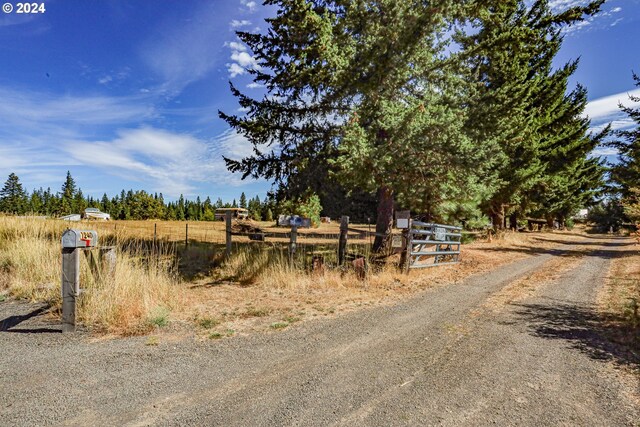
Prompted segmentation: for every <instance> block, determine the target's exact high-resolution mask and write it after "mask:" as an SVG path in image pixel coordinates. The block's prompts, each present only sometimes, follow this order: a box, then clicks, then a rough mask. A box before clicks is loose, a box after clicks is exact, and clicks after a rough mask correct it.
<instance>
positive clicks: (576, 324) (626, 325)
mask: <svg viewBox="0 0 640 427" xmlns="http://www.w3.org/2000/svg"><path fill="white" fill-rule="evenodd" d="M551 301H552V302H551V303H548V304H517V303H515V304H513V306H514V307H515V308H516V310H515V314H516V316H518V317H519V318H520V320H524V321H525V322H526V324H527V326H528V328H529V329H530V330H531V331H532V332H533V333H534V335H536V336H538V337H542V338H547V339H557V340H564V341H567V342H568V343H570V345H571V347H573V348H575V349H578V350H580V351H581V352H583V353H585V354H587V355H588V356H589V357H591V358H593V359H596V360H609V361H613V362H614V363H616V364H618V365H623V366H628V367H631V368H633V369H635V370H640V328H638V327H633V326H632V324H631V322H630V321H629V319H626V318H623V317H622V316H620V315H618V316H616V315H613V314H602V313H599V312H597V311H596V310H595V307H594V306H591V305H576V304H575V303H566V302H563V301H558V300H551Z"/></svg>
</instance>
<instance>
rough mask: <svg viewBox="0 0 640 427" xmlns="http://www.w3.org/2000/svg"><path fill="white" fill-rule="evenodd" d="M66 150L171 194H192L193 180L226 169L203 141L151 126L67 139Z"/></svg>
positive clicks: (76, 157)
mask: <svg viewBox="0 0 640 427" xmlns="http://www.w3.org/2000/svg"><path fill="white" fill-rule="evenodd" d="M63 150H64V151H66V153H67V154H68V155H69V156H70V157H71V158H72V159H74V160H76V161H77V162H78V163H80V164H82V165H84V166H90V167H93V168H98V169H100V170H101V171H102V172H106V173H107V174H111V175H119V176H122V177H125V178H127V179H129V180H135V181H142V182H144V183H145V186H146V187H147V188H151V189H152V191H161V192H163V193H165V194H167V195H169V196H177V195H178V194H181V193H184V194H189V193H190V192H191V191H192V190H193V188H194V187H193V185H192V182H194V181H197V182H204V181H208V180H209V179H210V177H212V176H215V175H216V174H217V173H220V172H223V170H222V169H221V165H220V162H219V161H217V162H216V161H215V159H211V158H209V156H208V155H207V150H208V147H207V144H206V143H205V142H204V141H202V140H200V139H197V138H195V137H193V136H191V135H187V134H177V133H173V132H169V131H166V130H161V129H155V128H152V127H142V128H138V129H124V130H120V131H119V132H118V136H117V137H116V138H114V139H112V140H110V141H91V140H84V141H78V140H70V141H66V142H65V143H64V145H63Z"/></svg>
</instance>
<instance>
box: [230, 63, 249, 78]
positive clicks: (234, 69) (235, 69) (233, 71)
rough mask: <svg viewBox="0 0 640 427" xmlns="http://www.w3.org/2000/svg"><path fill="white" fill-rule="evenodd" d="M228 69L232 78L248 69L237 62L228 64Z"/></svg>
mask: <svg viewBox="0 0 640 427" xmlns="http://www.w3.org/2000/svg"><path fill="white" fill-rule="evenodd" d="M227 69H228V70H229V77H231V78H234V77H236V76H241V75H243V74H245V73H246V72H247V70H245V69H244V68H242V67H241V66H239V65H238V64H236V63H235V62H234V63H231V64H227Z"/></svg>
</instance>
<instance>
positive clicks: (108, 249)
mask: <svg viewBox="0 0 640 427" xmlns="http://www.w3.org/2000/svg"><path fill="white" fill-rule="evenodd" d="M99 250H100V268H101V270H102V277H103V278H105V279H106V278H108V279H113V278H114V276H115V274H116V265H117V261H118V258H117V255H116V247H115V246H101V247H100V248H99Z"/></svg>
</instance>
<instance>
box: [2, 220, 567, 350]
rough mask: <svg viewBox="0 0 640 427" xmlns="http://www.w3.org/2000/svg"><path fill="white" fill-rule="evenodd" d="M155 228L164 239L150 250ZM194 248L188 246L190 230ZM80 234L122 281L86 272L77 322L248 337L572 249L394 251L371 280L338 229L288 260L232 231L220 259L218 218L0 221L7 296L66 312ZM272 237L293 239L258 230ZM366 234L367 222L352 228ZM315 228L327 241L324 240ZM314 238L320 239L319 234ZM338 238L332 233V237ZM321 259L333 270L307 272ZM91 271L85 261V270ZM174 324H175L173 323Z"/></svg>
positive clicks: (303, 239)
mask: <svg viewBox="0 0 640 427" xmlns="http://www.w3.org/2000/svg"><path fill="white" fill-rule="evenodd" d="M154 224H157V235H158V241H157V243H156V245H155V246H154V245H153V232H154ZM187 224H188V227H189V245H184V233H185V228H186V225H187ZM69 225H71V226H72V227H73V228H84V229H96V230H98V232H99V236H100V237H99V239H100V241H101V244H103V245H111V244H115V245H116V246H117V247H118V266H117V269H116V273H115V277H111V278H106V279H96V278H94V277H92V276H91V274H90V271H89V269H88V268H87V266H86V265H84V266H83V273H82V287H83V289H85V292H84V293H83V295H82V298H81V302H80V306H79V311H78V316H79V319H80V321H81V322H82V323H83V324H85V325H86V326H88V327H90V328H92V330H94V331H95V332H97V333H108V334H139V333H149V332H152V331H154V330H156V332H159V331H160V328H163V330H164V331H165V333H169V332H171V331H173V332H175V333H179V334H184V333H189V334H191V333H195V334H197V335H199V336H203V337H206V336H208V337H211V338H220V337H224V336H229V335H233V334H237V333H245V332H249V331H252V330H272V329H278V328H284V327H287V326H289V325H291V324H292V323H295V322H298V321H302V320H304V319H308V318H313V317H318V316H328V315H332V314H333V313H336V312H341V311H347V310H352V309H354V308H358V307H361V306H367V305H374V304H387V303H390V302H393V301H395V300H397V299H398V298H403V297H406V296H407V295H411V294H414V293H415V292H417V291H420V290H422V289H425V288H427V287H431V286H443V285H447V284H451V283H455V282H458V281H461V280H463V279H464V278H466V277H468V276H469V275H471V274H474V273H479V272H485V271H488V270H491V269H494V268H496V267H498V266H500V265H503V264H505V263H508V262H512V261H514V260H516V259H520V258H523V257H526V256H530V255H531V254H533V253H535V252H536V251H540V250H544V249H545V248H550V247H553V246H556V245H558V239H560V238H561V239H562V240H563V241H566V242H570V241H571V240H572V239H573V240H575V239H576V238H578V237H577V236H576V235H575V234H572V233H564V234H563V233H546V234H544V233H535V234H533V233H532V234H528V233H525V234H517V233H506V234H503V235H501V236H498V237H497V238H496V237H494V239H493V241H492V242H486V241H484V239H482V240H479V241H476V242H474V243H472V244H468V245H464V246H463V255H462V262H461V263H460V264H458V265H452V266H443V267H438V268H434V269H426V270H419V271H412V272H411V273H410V274H403V273H401V272H399V271H398V269H397V268H396V264H397V260H398V259H397V256H394V257H391V258H389V259H388V263H387V264H382V265H377V266H372V267H371V268H370V269H369V273H368V274H367V276H366V278H365V279H360V278H358V276H357V274H356V273H355V272H354V271H353V269H351V268H349V266H346V267H339V268H338V267H336V266H335V251H336V247H337V234H338V230H339V224H336V223H333V224H322V225H321V227H320V228H319V229H311V230H304V229H302V230H300V233H299V237H298V244H299V246H298V252H297V254H296V257H295V258H294V259H293V260H292V261H290V260H289V257H288V252H287V245H286V242H287V239H286V238H278V239H271V238H267V242H250V243H249V242H248V240H247V238H246V237H238V236H234V238H233V239H234V242H235V243H234V246H233V255H232V257H231V258H230V259H228V260H224V258H223V248H224V245H223V242H224V238H225V234H224V223H222V222H189V223H185V222H178V221H172V222H166V221H164V222H163V221H113V222H93V221H92V222H81V223H71V224H69V223H64V222H61V221H56V220H42V219H24V218H12V217H0V295H2V294H8V295H9V296H11V297H16V298H23V299H28V300H31V301H47V302H49V304H50V305H51V307H52V310H51V316H53V317H56V316H58V315H59V307H60V290H59V289H60V288H59V286H60V284H59V280H60V279H59V277H60V272H59V268H60V236H61V234H62V232H63V230H64V229H65V228H66V227H67V226H69ZM260 226H261V227H262V228H264V229H265V231H267V232H278V233H283V232H286V231H287V229H284V228H277V227H273V224H272V223H261V224H260ZM351 228H358V229H362V230H367V229H368V226H367V225H364V226H362V225H360V226H351ZM317 233H324V234H327V235H331V236H332V238H331V239H330V240H325V239H319V238H318V236H317ZM314 234H315V235H314ZM334 237H335V238H334ZM369 240H370V239H369V238H361V239H350V240H349V242H350V243H349V247H348V249H349V252H351V253H360V254H365V255H366V254H367V251H368V247H369ZM315 254H321V255H323V256H324V258H325V266H326V268H325V269H324V271H322V272H313V271H311V269H310V259H311V256H313V255H315ZM83 264H86V263H83ZM167 323H168V324H169V326H168V327H166V325H167Z"/></svg>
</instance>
